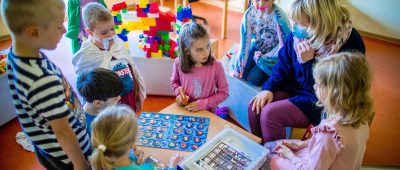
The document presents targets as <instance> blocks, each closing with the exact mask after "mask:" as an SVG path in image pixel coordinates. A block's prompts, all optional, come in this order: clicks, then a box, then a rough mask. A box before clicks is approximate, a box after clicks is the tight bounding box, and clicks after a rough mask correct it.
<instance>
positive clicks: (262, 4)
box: [252, 0, 274, 10]
mask: <svg viewBox="0 0 400 170" xmlns="http://www.w3.org/2000/svg"><path fill="white" fill-rule="evenodd" d="M252 3H253V5H254V7H256V8H257V9H260V10H268V9H270V8H271V7H272V5H273V4H274V0H252Z"/></svg>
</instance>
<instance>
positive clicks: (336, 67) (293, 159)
mask: <svg viewBox="0 0 400 170" xmlns="http://www.w3.org/2000/svg"><path fill="white" fill-rule="evenodd" d="M314 77H315V85H314V88H315V89H316V94H317V97H318V105H320V106H323V107H324V113H325V119H324V120H323V121H321V123H320V124H319V125H318V126H316V127H314V128H313V129H312V130H311V132H312V133H313V136H312V138H311V139H310V140H308V141H302V142H294V141H291V140H288V141H280V142H278V143H279V144H278V146H277V148H276V151H277V153H278V154H279V156H274V157H273V158H272V160H271V162H270V165H271V169H360V168H361V163H362V160H363V156H364V152H365V148H366V143H367V139H368V136H369V135H368V133H369V123H370V121H371V118H372V114H373V113H372V103H373V101H372V97H371V93H370V90H371V70H370V68H369V66H368V63H367V60H366V59H365V56H364V55H363V54H361V53H348V52H345V53H339V54H336V55H333V56H331V57H328V58H324V59H322V60H320V61H319V62H318V63H317V64H316V66H315V69H314Z"/></svg>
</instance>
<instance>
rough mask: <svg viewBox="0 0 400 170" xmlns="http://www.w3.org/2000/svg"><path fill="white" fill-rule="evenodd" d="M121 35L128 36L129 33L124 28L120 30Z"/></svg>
mask: <svg viewBox="0 0 400 170" xmlns="http://www.w3.org/2000/svg"><path fill="white" fill-rule="evenodd" d="M121 34H122V35H128V34H129V31H128V30H126V29H125V28H124V29H122V31H121Z"/></svg>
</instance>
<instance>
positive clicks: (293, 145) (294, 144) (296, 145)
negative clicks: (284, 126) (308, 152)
mask: <svg viewBox="0 0 400 170" xmlns="http://www.w3.org/2000/svg"><path fill="white" fill-rule="evenodd" d="M282 145H285V146H287V147H288V148H289V149H291V150H292V151H295V152H296V151H298V150H300V149H303V148H306V147H307V146H308V142H307V141H285V140H284V141H282Z"/></svg>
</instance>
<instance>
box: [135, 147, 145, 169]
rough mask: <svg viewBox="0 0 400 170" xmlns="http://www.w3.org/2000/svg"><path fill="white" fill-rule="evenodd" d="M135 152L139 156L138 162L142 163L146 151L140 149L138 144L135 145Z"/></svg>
mask: <svg viewBox="0 0 400 170" xmlns="http://www.w3.org/2000/svg"><path fill="white" fill-rule="evenodd" d="M133 153H134V154H135V155H136V157H137V161H136V164H138V165H140V164H142V163H143V161H144V152H143V151H142V150H139V149H137V148H136V145H135V146H134V147H133Z"/></svg>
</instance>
